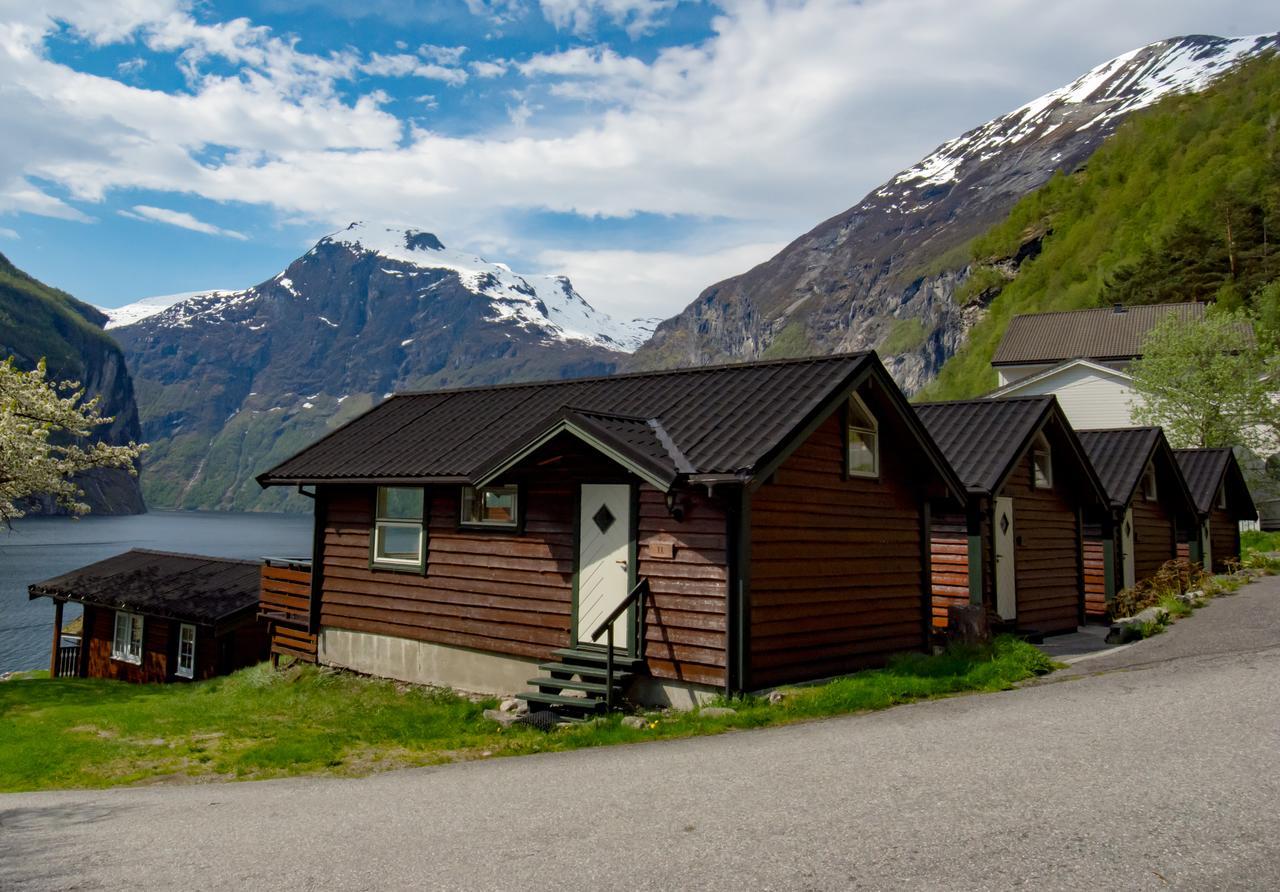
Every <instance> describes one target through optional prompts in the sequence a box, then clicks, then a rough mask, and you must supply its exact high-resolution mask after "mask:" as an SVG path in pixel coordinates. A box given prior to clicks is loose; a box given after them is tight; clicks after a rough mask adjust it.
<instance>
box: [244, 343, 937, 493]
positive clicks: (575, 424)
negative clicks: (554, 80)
mask: <svg viewBox="0 0 1280 892" xmlns="http://www.w3.org/2000/svg"><path fill="white" fill-rule="evenodd" d="M868 376H875V377H876V378H877V379H878V380H879V381H881V382H882V383H883V385H884V390H885V392H886V393H888V394H889V395H890V397H891V399H892V400H894V401H896V402H897V404H898V405H899V407H900V409H901V413H902V416H903V418H904V419H905V421H906V424H907V426H908V427H909V428H910V429H911V430H913V431H915V432H916V434H917V436H918V437H920V438H921V441H922V443H923V444H924V445H925V447H926V451H928V452H929V454H930V455H931V456H933V457H934V460H935V465H936V468H937V470H938V473H940V474H941V475H942V476H943V478H944V479H945V480H946V481H947V484H948V486H951V487H953V488H955V489H956V490H957V493H959V484H958V482H957V481H956V480H955V477H954V476H953V475H952V473H951V470H950V468H949V467H948V466H947V465H946V462H945V460H944V459H942V457H941V454H940V453H939V452H938V451H937V449H936V447H935V446H934V445H933V443H932V441H930V440H929V438H928V435H927V434H925V433H924V429H923V427H921V426H920V425H919V423H918V421H917V420H916V419H915V417H914V415H913V414H912V412H911V409H910V406H908V405H907V403H906V401H905V399H904V398H903V397H902V395H901V392H900V391H899V390H898V389H897V386H896V385H895V384H894V383H893V381H892V379H891V378H890V377H889V375H888V373H887V372H886V371H885V370H884V366H882V365H881V364H880V360H879V359H878V358H877V357H876V355H875V354H874V353H869V352H868V353H850V354H843V355H838V356H827V357H816V358H810V359H798V360H779V361H773V362H754V363H738V364H734V365H722V366H708V367H703V368H697V369H682V370H675V371H665V372H642V373H635V374H625V375H613V376H609V377H600V378H579V379H572V380H567V381H541V382H536V383H530V384H509V385H501V386H495V387H478V388H462V389H454V390H436V391H428V392H424V393H406V394H399V395H396V396H393V397H391V398H390V399H388V400H387V401H386V402H383V403H381V404H380V405H378V406H376V407H374V408H373V409H371V410H370V411H369V412H367V413H365V414H364V415H362V416H360V417H359V418H356V419H355V420H353V421H352V422H350V423H349V424H347V425H346V426H345V427H342V428H339V429H338V430H336V431H334V432H333V433H331V434H329V435H328V436H327V437H325V438H324V439H322V440H320V441H318V442H316V443H314V444H312V445H311V446H309V447H307V448H306V449H304V450H302V451H301V452H299V453H298V454H297V455H295V456H293V457H292V458H290V459H288V460H286V461H284V462H282V463H281V464H280V465H278V466H276V467H275V468H272V469H271V470H270V471H267V472H266V473H264V474H262V475H260V476H259V477H258V482H259V483H261V484H262V485H263V486H271V485H276V484H290V483H324V482H336V481H404V482H471V483H483V482H487V480H488V479H492V477H493V475H495V474H497V473H500V472H501V471H502V470H503V469H504V468H505V467H507V466H509V464H510V463H511V462H512V461H514V460H516V459H518V458H519V456H521V455H523V454H527V453H528V452H529V451H530V450H531V449H532V448H536V445H537V444H538V443H540V442H545V440H546V438H547V437H549V436H552V435H554V434H555V433H556V432H557V431H559V430H563V429H566V428H572V430H573V431H574V432H575V433H576V434H578V435H580V436H581V435H582V434H583V433H584V432H585V433H587V434H589V436H590V439H591V440H592V441H593V442H595V443H596V444H597V445H602V446H604V447H606V451H610V452H612V453H614V456H615V457H620V458H621V459H622V460H623V461H624V464H627V465H628V466H630V467H632V468H633V469H634V470H636V471H637V473H640V474H641V475H642V476H645V477H646V478H648V479H650V480H652V481H654V482H657V483H659V485H663V484H667V483H668V482H669V481H673V480H675V479H676V478H677V477H680V476H685V477H694V476H698V475H736V476H737V477H739V478H740V479H743V480H748V479H750V478H751V477H752V475H753V474H754V472H755V471H756V470H758V469H761V468H763V467H765V466H766V465H767V464H768V463H769V461H770V460H771V459H773V458H774V457H776V456H777V455H778V454H780V453H781V451H782V450H783V449H784V448H785V447H786V446H787V445H788V444H789V443H790V442H791V440H792V438H794V437H795V436H796V434H797V433H799V432H800V431H801V430H803V429H804V428H805V426H806V425H807V424H808V423H810V422H811V421H813V420H814V419H816V418H818V417H820V415H821V413H822V412H823V411H830V410H831V409H832V408H833V406H834V405H836V404H837V403H834V402H833V400H839V399H842V398H843V394H844V393H845V392H847V391H848V390H851V389H853V388H855V387H858V386H860V384H861V383H862V382H863V381H865V380H866V379H867V377H868Z"/></svg>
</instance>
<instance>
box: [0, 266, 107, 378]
mask: <svg viewBox="0 0 1280 892" xmlns="http://www.w3.org/2000/svg"><path fill="white" fill-rule="evenodd" d="M106 318H107V317H106V316H105V315H103V314H102V313H101V312H100V311H98V310H96V309H94V308H93V307H91V306H89V305H88V304H86V303H82V302H81V301H78V300H76V299H75V298H74V297H72V296H71V295H70V294H67V293H66V292H65V291H59V290H58V289H57V288H51V287H49V286H48V285H45V284H44V283H43V282H39V281H37V280H36V279H33V278H31V276H28V275H27V274H26V273H24V272H22V270H20V269H18V268H17V267H16V266H14V265H13V264H12V263H10V262H9V259H8V258H7V257H5V256H4V255H3V254H0V333H3V334H0V359H6V358H8V357H9V356H10V355H13V356H16V357H17V359H18V362H19V365H20V366H21V367H22V368H24V369H25V368H32V367H34V366H35V364H36V362H37V361H39V360H40V359H41V358H42V357H44V358H46V359H47V361H48V364H49V375H50V377H52V378H56V379H59V380H80V379H81V377H82V375H83V373H84V357H85V356H86V355H87V354H88V353H90V352H99V351H104V350H116V349H117V348H116V346H115V342H114V341H112V340H111V339H110V338H109V337H108V336H107V335H105V334H103V332H102V329H101V328H100V327H99V326H100V325H101V324H102V323H104V322H105V321H106Z"/></svg>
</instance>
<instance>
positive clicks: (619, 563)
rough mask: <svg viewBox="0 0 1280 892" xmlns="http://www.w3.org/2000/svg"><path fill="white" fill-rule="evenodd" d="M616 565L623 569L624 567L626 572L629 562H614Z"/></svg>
mask: <svg viewBox="0 0 1280 892" xmlns="http://www.w3.org/2000/svg"><path fill="white" fill-rule="evenodd" d="M614 563H615V564H618V565H619V566H621V567H622V569H624V570H625V569H627V562H626V561H614Z"/></svg>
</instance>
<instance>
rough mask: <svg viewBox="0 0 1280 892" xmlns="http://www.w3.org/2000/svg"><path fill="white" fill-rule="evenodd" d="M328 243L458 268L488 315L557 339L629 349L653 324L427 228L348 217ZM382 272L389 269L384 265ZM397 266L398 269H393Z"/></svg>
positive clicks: (424, 265)
mask: <svg viewBox="0 0 1280 892" xmlns="http://www.w3.org/2000/svg"><path fill="white" fill-rule="evenodd" d="M326 243H329V244H336V245H343V246H345V247H347V248H349V249H350V250H353V251H364V252H368V253H371V254H376V255H378V256H379V257H382V258H385V259H387V260H392V261H396V262H398V263H400V264H404V265H407V266H412V267H416V268H418V269H443V270H448V271H450V272H453V273H456V274H457V276H458V279H459V281H461V283H462V285H463V287H464V288H466V289H467V290H468V291H470V292H472V293H473V294H476V295H478V296H480V297H484V298H486V299H488V300H489V302H490V306H491V307H492V311H493V315H492V317H491V318H492V319H494V320H495V321H498V320H506V321H511V322H514V323H516V324H517V325H520V326H521V327H523V328H533V329H539V330H541V331H543V332H544V333H545V334H546V335H548V336H550V337H553V338H556V339H559V340H567V341H584V342H586V343H589V344H595V345H597V346H600V347H605V348H608V349H611V350H621V351H624V352H627V353H630V352H632V351H633V350H635V349H636V348H637V347H639V346H640V345H641V344H642V343H644V341H645V340H647V339H648V337H649V335H651V334H652V333H653V329H654V326H655V325H656V322H655V321H652V320H641V319H633V320H630V321H622V320H615V319H613V318H611V317H610V316H609V315H608V314H606V313H602V312H600V311H599V310H597V309H596V308H595V307H593V306H591V304H589V303H587V301H586V300H585V299H583V297H582V295H580V294H578V292H577V291H576V290H575V289H574V287H573V284H572V283H571V282H570V281H569V279H568V278H566V277H565V276H555V275H543V276H523V275H520V274H518V273H515V272H513V271H512V270H511V267H509V266H507V265H506V264H505V263H493V262H490V261H488V260H485V259H484V258H483V257H481V256H480V255H478V254H476V253H473V252H471V251H464V250H454V249H450V248H447V247H445V245H444V244H443V243H442V242H441V241H440V240H439V239H438V238H437V237H436V236H434V235H433V234H431V233H429V232H422V231H420V230H415V229H404V228H400V227H393V226H384V225H379V224H373V223H352V224H351V225H350V226H348V227H347V228H346V229H344V230H342V231H341V232H335V233H334V234H333V235H330V236H327V237H325V238H323V239H321V240H320V245H324V244H326ZM317 247H319V245H318V246H317ZM313 250H314V249H313ZM383 272H385V273H392V272H393V270H391V269H386V268H384V269H383ZM401 272H402V271H400V270H396V271H395V274H400V273H401Z"/></svg>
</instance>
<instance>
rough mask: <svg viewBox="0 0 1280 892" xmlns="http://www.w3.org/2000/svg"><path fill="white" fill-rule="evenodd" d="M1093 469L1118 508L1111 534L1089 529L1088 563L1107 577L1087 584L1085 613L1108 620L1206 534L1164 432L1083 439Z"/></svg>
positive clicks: (1116, 432)
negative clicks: (1120, 600) (1115, 602)
mask: <svg viewBox="0 0 1280 892" xmlns="http://www.w3.org/2000/svg"><path fill="white" fill-rule="evenodd" d="M1079 436H1080V442H1081V444H1082V445H1083V446H1084V449H1085V452H1086V453H1087V454H1088V456H1089V460H1090V461H1091V462H1092V463H1093V468H1094V470H1095V471H1097V472H1098V478H1099V479H1100V480H1101V481H1102V485H1103V488H1104V489H1105V490H1106V492H1107V499H1108V500H1109V501H1110V503H1111V524H1110V526H1111V532H1110V534H1109V535H1104V534H1103V528H1102V525H1101V524H1086V526H1085V531H1084V549H1085V559H1086V561H1087V562H1089V563H1090V564H1092V565H1093V566H1094V567H1095V568H1096V565H1097V564H1098V563H1099V562H1101V564H1102V573H1101V574H1100V575H1098V574H1089V575H1088V578H1087V579H1086V590H1085V612H1086V613H1087V614H1088V616H1089V617H1090V618H1092V619H1104V618H1106V616H1107V603H1108V602H1109V601H1110V600H1111V599H1112V598H1113V597H1114V596H1115V593H1116V592H1118V591H1120V590H1121V589H1125V588H1129V587H1131V586H1132V585H1133V584H1134V583H1135V582H1137V581H1139V580H1142V579H1146V578H1147V577H1149V576H1152V575H1154V574H1155V573H1156V572H1157V571H1158V570H1159V569H1160V568H1161V567H1162V566H1163V565H1164V564H1165V562H1167V561H1171V560H1173V559H1174V558H1176V557H1178V556H1179V555H1180V554H1186V553H1187V543H1188V541H1189V540H1190V539H1191V537H1192V536H1193V535H1194V534H1195V531H1196V528H1197V526H1198V523H1199V522H1198V520H1197V517H1196V507H1195V501H1194V500H1193V499H1192V497H1191V492H1190V491H1189V490H1188V489H1187V484H1186V481H1185V480H1184V479H1183V477H1182V470H1181V469H1180V468H1179V466H1178V460H1177V458H1176V457H1175V456H1174V454H1173V449H1172V448H1170V446H1169V441H1168V440H1166V439H1165V437H1164V432H1163V431H1161V430H1160V428H1158V427H1129V428H1116V429H1113V430H1089V431H1080V432H1079Z"/></svg>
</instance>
